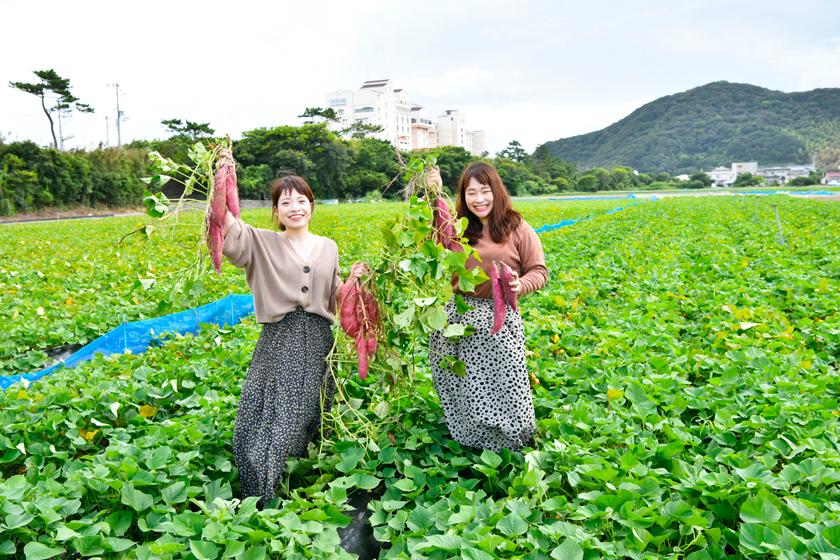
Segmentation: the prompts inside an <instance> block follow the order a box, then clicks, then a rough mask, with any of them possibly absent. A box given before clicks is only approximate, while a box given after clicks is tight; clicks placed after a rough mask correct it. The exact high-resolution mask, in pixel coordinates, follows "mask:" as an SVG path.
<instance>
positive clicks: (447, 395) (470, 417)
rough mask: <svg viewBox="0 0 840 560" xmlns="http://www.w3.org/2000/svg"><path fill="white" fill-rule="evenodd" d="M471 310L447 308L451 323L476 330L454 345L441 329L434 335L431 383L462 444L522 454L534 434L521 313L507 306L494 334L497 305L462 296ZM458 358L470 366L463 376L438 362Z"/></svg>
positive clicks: (484, 300) (455, 437) (452, 302)
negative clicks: (491, 331)
mask: <svg viewBox="0 0 840 560" xmlns="http://www.w3.org/2000/svg"><path fill="white" fill-rule="evenodd" d="M464 300H465V301H466V302H467V303H468V304H469V305H470V306H471V307H472V309H471V310H469V311H467V312H466V313H464V314H463V315H459V314H458V313H457V311H456V310H455V303H454V301H453V300H450V301H449V302H448V303H447V304H446V312H447V314H448V316H449V322H450V323H460V324H469V325H472V326H473V327H475V329H476V332H475V333H473V334H471V335H470V336H466V337H462V338H461V339H460V340H456V341H454V342H453V341H452V340H450V339H448V338H446V337H444V336H443V335H442V334H441V333H440V332H439V331H436V332H433V333H432V334H431V337H430V352H429V360H430V362H431V367H432V380H433V382H434V386H435V390H436V391H437V393H438V396H440V401H441V404H442V405H443V412H444V418H445V420H446V425H447V427H448V428H449V432H450V434H452V437H453V438H454V439H455V440H456V441H458V442H459V443H461V444H463V445H467V446H470V447H476V448H480V449H491V450H493V451H498V450H499V449H502V448H507V449H512V450H519V449H521V448H522V447H523V446H524V445H525V444H527V443H529V442H530V440H531V436H532V435H533V433H534V431H535V425H536V421H535V418H534V403H533V400H532V398H531V385H530V381H529V379H528V372H527V370H526V369H525V331H524V330H523V328H522V318H521V317H520V316H519V313H517V312H516V311H514V310H513V308H512V307H511V306H509V305H508V306H507V313H506V317H505V324H504V326H503V327H502V329H501V330H500V331H499V332H497V333H496V334H490V328H491V327H492V326H493V301H492V300H490V299H486V298H477V297H471V296H464ZM445 356H454V357H455V358H457V359H459V360H461V361H463V362H464V363H465V364H466V370H467V374H466V376H464V377H460V376H458V375H455V374H454V373H453V372H452V371H450V370H449V369H447V368H444V367H441V365H440V362H441V359H443V358H444V357H445Z"/></svg>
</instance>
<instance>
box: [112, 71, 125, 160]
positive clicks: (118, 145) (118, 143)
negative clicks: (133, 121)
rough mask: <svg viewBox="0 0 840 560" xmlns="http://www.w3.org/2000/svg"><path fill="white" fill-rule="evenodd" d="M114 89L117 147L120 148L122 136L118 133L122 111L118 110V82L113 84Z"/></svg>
mask: <svg viewBox="0 0 840 560" xmlns="http://www.w3.org/2000/svg"><path fill="white" fill-rule="evenodd" d="M114 91H115V92H116V94H117V148H120V147H122V136H121V134H120V120H121V119H122V116H123V112H122V111H120V84H118V83H115V84H114Z"/></svg>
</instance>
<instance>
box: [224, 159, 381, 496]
mask: <svg viewBox="0 0 840 560" xmlns="http://www.w3.org/2000/svg"><path fill="white" fill-rule="evenodd" d="M271 200H272V214H273V217H274V220H275V223H276V224H277V226H278V228H279V229H280V230H281V231H280V232H277V231H271V230H267V229H258V228H255V227H252V226H250V225H248V224H246V223H245V222H243V221H242V220H239V219H237V218H234V217H233V215H231V214H230V213H228V214H227V217H226V220H225V242H224V249H223V253H224V255H225V256H226V257H227V258H228V260H229V261H230V262H231V263H232V264H233V265H235V266H237V267H240V268H244V269H245V273H246V276H247V279H248V286H249V287H250V288H251V292H252V293H253V295H254V309H255V311H256V315H257V321H259V322H260V323H263V329H262V332H261V333H260V338H259V341H258V342H257V346H256V349H255V350H254V355H253V358H252V360H251V365H250V367H249V368H248V376H247V377H246V379H245V383H244V384H243V386H242V392H241V394H240V397H239V408H238V410H237V413H236V425H235V427H234V433H233V456H234V461H235V463H236V466H237V468H238V469H239V482H240V493H241V495H242V496H243V497H247V496H260V505H265V503H266V502H267V501H268V500H270V499H272V498H274V496H275V488H276V486H277V481H278V480H279V479H280V476H281V474H282V472H283V467H284V466H285V463H286V458H287V457H288V456H289V455H291V456H298V457H299V456H303V455H304V454H305V453H306V447H307V445H308V444H309V442H310V441H311V440H312V439H314V438H317V437H318V435H319V430H320V427H321V415H322V409H323V410H326V411H328V410H329V408H330V407H331V405H332V399H333V394H334V392H335V384H334V380H333V378H332V375H331V374H330V373H329V372H327V368H326V366H327V362H326V358H327V355H328V354H329V353H330V351H331V350H332V347H333V334H332V329H331V325H332V323H333V321H334V315H335V309H336V295H337V294H338V289H339V287H340V286H341V281H340V280H339V276H338V249H337V247H336V244H335V242H334V241H333V240H332V239H328V238H326V237H320V236H318V235H315V234H313V233H310V231H309V221H310V219H311V217H312V211H313V210H314V203H315V200H314V196H313V194H312V189H311V188H310V187H309V185H308V184H307V183H306V181H305V180H304V179H302V178H301V177H297V176H294V175H290V176H287V177H283V178H280V179H278V180H277V181H276V182H275V184H274V188H273V189H272V194H271ZM365 270H366V269H365V267H364V265H361V264H359V263H357V264H355V265H353V268H352V270H351V275H361V274H363V273H364V272H365Z"/></svg>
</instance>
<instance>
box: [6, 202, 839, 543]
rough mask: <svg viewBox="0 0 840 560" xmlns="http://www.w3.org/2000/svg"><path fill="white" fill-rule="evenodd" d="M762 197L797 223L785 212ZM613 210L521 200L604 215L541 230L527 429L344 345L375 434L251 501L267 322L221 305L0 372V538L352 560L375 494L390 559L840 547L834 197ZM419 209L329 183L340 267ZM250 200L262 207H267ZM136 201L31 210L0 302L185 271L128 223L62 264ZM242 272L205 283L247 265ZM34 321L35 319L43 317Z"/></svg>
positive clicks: (347, 379) (348, 380) (330, 220)
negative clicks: (95, 352) (542, 282)
mask: <svg viewBox="0 0 840 560" xmlns="http://www.w3.org/2000/svg"><path fill="white" fill-rule="evenodd" d="M418 204H419V201H418ZM613 204H615V203H613ZM774 204H775V205H777V207H778V209H779V212H780V215H781V218H782V224H783V227H784V229H785V237H786V239H787V241H788V243H787V244H786V245H780V244H779V243H778V242H777V237H776V236H775V235H774V231H775V229H774V228H775V213H774V212H773V208H772V205H774ZM608 208H609V207H608V206H607V203H606V202H599V203H597V204H596V203H585V204H581V203H574V204H571V205H570V204H568V203H565V204H563V205H557V204H550V203H543V204H539V205H538V204H529V205H518V209H520V210H521V211H522V212H523V214H524V216H525V217H526V219H527V220H528V221H529V222H530V223H532V224H534V225H540V224H542V223H547V222H554V221H559V219H562V218H569V217H581V216H583V215H589V214H594V216H593V218H592V219H591V220H588V221H586V222H585V223H580V224H576V225H575V226H572V227H569V228H564V229H560V230H556V231H555V232H552V233H547V234H544V235H543V237H542V240H543V245H544V248H545V251H546V256H547V261H548V268H549V270H550V272H551V279H550V282H549V285H548V286H547V287H546V288H545V289H544V290H542V291H540V292H538V293H536V294H533V295H530V296H528V297H525V298H523V299H522V300H521V306H522V313H523V319H524V321H523V322H524V325H525V328H526V338H527V347H528V367H529V370H530V371H531V372H533V373H534V374H535V376H536V377H537V378H538V380H539V382H540V384H539V385H538V386H535V387H534V388H533V395H534V403H535V407H536V411H537V418H538V433H537V436H536V444H535V446H534V448H533V449H526V450H524V453H522V454H514V453H510V452H507V451H502V452H500V453H493V452H491V451H478V452H476V451H473V450H470V449H464V448H462V447H461V446H460V445H459V444H457V443H456V442H454V441H452V440H451V439H450V438H449V436H448V434H447V432H446V429H445V426H444V424H443V419H442V411H441V409H440V405H439V403H438V400H437V397H436V396H435V394H434V391H433V388H432V385H431V381H430V379H429V377H428V367H427V365H424V364H423V358H422V357H423V355H424V354H425V351H424V349H423V348H418V350H417V358H416V359H417V367H416V375H417V382H416V383H415V385H414V390H413V392H412V393H411V394H393V393H385V392H383V391H380V390H379V388H378V386H375V385H373V386H372V385H366V384H360V383H359V382H357V381H356V380H355V375H354V367H353V366H352V365H351V364H339V365H338V368H337V370H336V374H337V376H338V378H339V381H340V383H341V384H342V385H343V391H344V392H345V393H346V394H347V395H348V396H349V397H351V398H350V402H351V404H352V401H353V400H354V399H355V400H357V401H358V402H357V405H358V408H357V409H356V412H357V414H358V417H357V419H356V420H353V422H356V423H357V424H358V423H362V422H368V421H372V420H376V421H379V422H381V423H382V425H381V428H380V430H378V431H377V432H375V433H372V434H370V435H369V436H362V437H359V438H357V439H354V440H350V441H348V440H340V439H338V438H335V437H332V438H330V437H329V436H328V437H327V438H326V439H325V440H324V441H323V442H322V443H321V444H320V445H319V446H316V445H312V446H310V448H309V450H308V454H307V455H306V456H305V457H302V458H300V459H293V460H291V461H290V462H289V463H288V466H287V473H286V476H285V478H284V480H283V483H282V488H281V492H280V494H281V496H282V497H281V498H280V499H279V500H278V502H277V503H276V504H272V506H273V507H269V508H268V509H266V510H263V511H257V510H256V507H255V503H254V500H253V499H251V500H242V501H237V500H236V497H237V496H238V492H239V488H238V482H237V474H236V470H235V467H234V466H233V464H232V461H233V460H232V454H231V449H230V441H231V437H232V429H233V421H234V418H235V413H236V402H237V399H238V395H239V388H240V386H241V383H242V381H243V380H244V376H245V373H246V368H247V366H248V363H249V361H250V358H251V354H252V352H253V348H254V345H255V343H256V340H257V337H258V336H259V325H257V324H256V323H254V322H253V320H247V321H245V322H244V323H241V324H239V325H237V326H236V327H234V328H232V329H217V328H212V327H209V326H206V327H203V328H202V331H201V333H200V334H198V335H197V336H192V335H189V336H186V337H174V338H173V339H172V340H171V341H169V342H167V343H166V344H164V345H163V346H161V347H157V348H152V349H150V350H149V351H148V352H147V353H145V354H143V355H141V356H132V355H124V356H112V357H109V358H101V357H100V358H97V359H96V360H94V361H92V362H89V363H87V364H85V365H82V366H80V367H78V368H76V369H72V370H65V371H60V372H58V373H55V374H53V375H51V376H49V377H47V378H45V379H43V380H41V381H39V382H37V383H34V384H32V385H30V386H28V387H24V386H23V385H17V386H15V387H12V388H11V389H9V390H7V391H5V392H3V393H0V422H2V423H3V425H4V426H5V427H6V430H5V432H4V434H3V435H2V436H0V508H2V511H3V514H4V515H3V516H2V517H0V551H2V552H3V553H5V554H17V555H18V556H23V555H25V554H31V555H32V557H37V555H41V554H49V555H52V554H53V553H54V554H55V555H60V554H67V553H69V555H73V554H76V553H78V554H79V555H84V554H91V555H99V556H103V557H104V556H108V557H117V556H119V555H124V556H125V557H137V558H152V557H158V558H200V557H213V558H220V557H225V556H226V557H238V558H251V557H255V558H261V557H262V558H268V557H273V558H281V557H282V558H311V557H336V558H341V557H345V558H346V557H348V556H347V555H346V554H343V551H341V549H340V548H339V547H338V535H337V530H338V528H339V527H342V526H344V525H346V524H347V522H348V521H349V519H348V517H347V516H346V514H345V512H346V511H347V510H349V506H348V503H347V498H348V496H350V495H352V494H354V493H358V492H362V491H371V490H376V495H377V496H378V497H377V499H375V500H374V501H372V502H371V503H370V511H371V514H372V515H371V523H372V524H373V526H374V533H375V535H376V537H377V538H378V539H379V540H380V541H381V542H383V543H387V544H388V546H389V547H390V548H388V549H386V550H384V551H383V552H382V557H383V558H450V557H463V558H481V559H488V558H545V559H547V558H557V559H560V558H562V559H565V558H585V559H589V558H600V557H604V558H620V557H626V558H650V559H658V558H662V559H665V558H670V559H675V560H676V559H677V558H687V559H691V560H698V559H707V558H711V559H724V558H764V557H771V558H819V557H821V556H822V557H826V558H830V557H831V556H830V555H832V554H836V551H837V549H838V547H839V546H840V532H839V531H838V529H837V527H838V526H840V511H838V508H837V505H836V504H837V503H838V502H840V495H838V492H840V489H839V488H838V482H840V452H839V451H838V450H840V429H839V428H838V411H840V390H838V384H837V382H836V380H837V375H838V356H840V314H839V313H838V308H837V305H836V302H837V300H838V296H840V253H838V247H840V244H838V239H837V235H838V234H837V232H838V231H840V208H838V206H837V205H836V204H835V203H833V202H824V201H813V200H801V199H794V198H787V197H761V198H746V197H745V198H739V199H731V198H727V199H720V198H717V197H715V198H703V199H695V198H692V199H666V200H661V201H658V202H655V203H644V204H639V205H637V206H633V207H632V208H628V209H626V210H625V211H623V212H620V213H616V214H613V215H604V212H603V210H606V209H608ZM407 209H408V211H409V212H410V213H417V214H418V215H420V214H422V212H423V211H424V210H423V209H422V206H419V205H418V206H417V207H416V208H415V206H414V205H412V204H409V205H405V204H388V203H385V204H378V205H352V206H349V207H348V206H335V207H320V208H319V209H318V211H317V212H316V213H315V215H314V217H313V219H314V224H313V229H315V230H316V231H319V232H323V233H324V234H327V235H330V236H332V237H333V238H335V239H336V240H337V241H338V244H339V247H341V249H342V262H343V263H348V262H352V261H353V260H356V259H359V260H367V261H368V262H371V263H374V264H375V263H376V262H377V261H376V260H374V259H373V258H372V257H374V256H376V255H379V254H380V253H379V251H380V247H377V246H376V243H375V242H371V240H375V239H376V238H377V237H378V235H377V231H376V228H377V227H378V226H379V223H377V222H381V221H384V220H387V219H392V220H393V219H399V218H400V216H402V215H404V214H405V212H406V210H407ZM245 218H246V220H248V221H249V222H251V223H254V224H255V225H261V226H267V225H268V223H269V220H268V215H267V212H265V211H259V212H256V211H255V212H251V213H248V214H246V216H245ZM420 218H422V216H420ZM125 223H126V221H125V219H123V220H109V221H101V222H97V223H96V224H84V225H79V224H77V223H71V224H33V225H22V226H16V227H17V228H18V229H16V231H15V233H14V237H12V236H11V235H9V234H8V233H7V234H5V235H6V236H7V237H5V238H2V241H3V242H2V243H0V251H14V252H15V253H18V254H21V253H23V251H21V250H20V247H21V246H22V243H30V244H31V247H32V249H33V250H32V251H31V252H29V253H27V257H26V259H25V264H21V265H20V269H18V268H14V269H12V268H11V265H9V264H7V263H14V264H15V267H17V266H18V265H17V262H16V261H15V260H13V259H11V258H3V259H2V262H3V263H4V264H3V268H2V270H3V272H2V273H3V274H4V276H2V283H1V284H0V297H3V298H8V297H10V295H9V294H8V293H7V292H8V291H10V290H20V291H22V292H24V295H25V297H26V298H27V299H26V302H25V303H22V302H21V303H18V304H14V305H11V304H10V302H13V301H21V300H14V299H3V300H2V301H0V307H2V308H3V309H23V312H27V311H26V308H27V307H29V306H32V307H34V306H37V305H40V306H42V307H44V308H45V310H46V313H45V314H47V313H49V314H51V313H52V312H53V308H54V307H60V306H59V304H60V302H61V301H62V300H61V299H56V296H58V298H65V297H66V296H67V294H66V293H56V292H58V291H59V287H60V286H62V285H64V284H66V285H68V286H69V287H79V286H82V285H86V284H89V285H90V287H91V288H93V289H92V290H91V291H92V292H95V293H96V295H99V294H103V299H101V300H97V299H95V298H94V299H92V300H91V301H89V302H87V303H86V304H85V307H84V308H83V309H84V313H82V311H81V310H79V311H77V314H83V315H85V316H86V317H89V318H92V320H94V321H105V320H108V317H107V315H106V314H111V315H113V310H114V309H116V308H121V307H120V305H119V304H118V303H117V302H118V301H119V299H117V298H114V299H106V298H107V297H108V296H107V294H106V293H105V292H107V291H108V290H106V289H103V287H102V286H107V285H108V284H113V287H112V288H111V289H112V290H120V289H122V286H123V285H124V284H127V283H129V282H127V281H126V280H125V278H133V274H136V273H137V272H145V270H144V268H143V267H144V266H145V265H146V264H147V262H148V263H153V264H154V265H155V266H157V267H161V268H167V267H171V268H177V267H178V266H180V263H181V261H180V260H179V259H181V258H182V255H181V254H179V253H177V252H173V253H166V252H165V248H164V247H162V246H161V247H159V248H155V245H154V243H156V242H155V241H152V246H151V247H150V246H149V245H147V244H141V243H139V242H138V243H136V245H135V244H130V245H126V253H122V254H120V255H118V256H115V255H114V254H113V253H105V252H101V253H99V254H97V255H96V256H95V260H96V262H95V263H92V264H91V265H89V266H88V265H83V266H82V265H81V263H79V264H80V266H78V267H74V268H70V267H67V268H62V266H63V265H62V264H61V263H62V262H63V259H64V258H65V256H64V255H56V253H57V252H58V251H57V250H56V247H57V246H60V247H61V248H62V249H64V248H65V247H66V245H64V244H61V245H59V241H58V240H60V239H62V238H66V237H68V236H76V237H77V238H79V241H78V243H77V244H78V245H82V246H89V247H91V248H93V249H95V248H96V247H97V245H96V240H97V239H101V238H108V237H109V232H123V231H124V230H125ZM68 228H69V229H68ZM74 228H75V229H74ZM84 228H86V229H89V230H92V231H90V232H87V235H88V237H84V235H83V233H84V231H83V229H84ZM115 234H116V233H115ZM115 234H114V235H115ZM2 235H4V233H3V232H2V231H0V236H2ZM39 239H42V240H50V241H52V243H51V244H49V245H48V244H45V243H44V244H37V243H36V241H37V240H39ZM100 246H102V245H100ZM129 247H131V248H132V249H131V250H130V249H129ZM141 248H142V255H138V254H134V252H135V251H137V252H138V253H140V252H141V251H140V249H141ZM71 250H77V249H71ZM79 251H81V249H79ZM150 251H161V253H160V254H157V255H153V256H152V255H150V254H149V253H150ZM9 254H12V253H8V252H7V253H5V254H4V255H3V256H4V257H5V256H6V255H9ZM30 254H35V256H29V255H30ZM89 260H91V261H93V260H94V255H91V256H90V257H89ZM77 261H81V262H83V260H82V259H80V258H79V259H76V260H74V261H73V262H74V263H75V262H77ZM169 261H172V262H171V263H169ZM33 265H34V266H33ZM88 268H90V269H93V272H90V271H89V270H88ZM112 269H113V270H112ZM25 270H42V271H43V272H42V274H44V278H40V277H39V276H38V275H37V274H34V273H32V274H28V275H26V276H25V277H24V271H25ZM11 272H17V274H16V275H12V274H11ZM230 273H231V270H230V269H229V267H227V266H226V270H225V274H224V275H223V276H222V277H221V279H219V280H218V281H215V280H214V282H213V283H210V284H208V286H210V288H211V290H218V293H219V294H222V293H225V292H226V291H229V290H230V289H232V288H241V287H243V286H244V278H242V276H241V274H238V273H237V274H236V275H235V276H234V275H232V274H230ZM111 274H113V275H114V276H110V275H111ZM98 275H99V276H107V280H105V282H104V283H101V282H102V281H101V280H98V279H97V276H98ZM216 282H218V284H216ZM16 284H19V285H20V286H21V287H20V288H17V287H15V285H16ZM29 285H33V286H37V291H32V292H29V293H27V290H30V288H29ZM23 286H27V290H23ZM156 289H158V288H157V287H156V286H152V287H151V288H150V292H146V293H145V294H144V295H143V297H141V298H139V300H140V302H139V303H138V304H132V302H131V297H130V296H129V297H125V298H124V299H126V300H127V304H126V308H127V309H128V310H129V311H131V312H135V313H141V312H148V313H151V312H154V307H153V305H151V300H154V299H155V298H156V297H158V296H160V295H161V294H160V293H159V292H155V291H154V290H156ZM12 297H18V298H20V297H22V296H21V295H20V292H19V293H18V294H15V295H14V296H12ZM80 297H82V296H80ZM85 297H87V296H85ZM144 300H149V301H144ZM393 301H394V302H395V303H394V304H395V305H401V306H405V307H406V308H408V302H404V301H399V300H398V298H397V297H396V296H395V297H394V298H393ZM390 303H391V300H389V304H390ZM410 303H411V305H414V306H416V307H417V309H426V308H427V307H431V306H433V305H434V304H428V305H425V306H423V305H421V304H426V302H425V301H420V302H414V301H412V302H410ZM134 305H137V307H133V306H134ZM144 306H145V307H144ZM96 309H102V310H103V311H102V313H101V314H100V315H97V314H96V313H95V312H92V310H96ZM415 313H417V311H416V310H415ZM35 317H36V315H31V316H29V317H28V319H27V324H28V325H31V326H32V328H33V329H37V330H39V333H43V332H47V331H48V330H49V327H48V326H39V325H38V321H37V320H33V319H35ZM50 319H52V317H51V318H50ZM64 320H65V319H59V320H57V321H56V323H55V324H56V325H60V324H61V323H62V321H64ZM394 320H396V319H394ZM44 322H45V323H46V322H47V320H46V319H45V320H44ZM16 336H17V335H16ZM374 387H376V390H374ZM362 403H364V405H362ZM117 405H118V406H117ZM392 411H399V414H396V413H392ZM378 413H382V417H380V416H379V415H378ZM61 549H63V550H61Z"/></svg>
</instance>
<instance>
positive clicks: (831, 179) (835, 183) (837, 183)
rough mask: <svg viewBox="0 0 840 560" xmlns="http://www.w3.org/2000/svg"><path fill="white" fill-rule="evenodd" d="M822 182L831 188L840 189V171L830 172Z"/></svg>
mask: <svg viewBox="0 0 840 560" xmlns="http://www.w3.org/2000/svg"><path fill="white" fill-rule="evenodd" d="M820 182H821V183H822V184H823V185H828V186H829V187H840V171H829V172H828V173H826V174H825V177H823V178H822V181H820Z"/></svg>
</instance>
